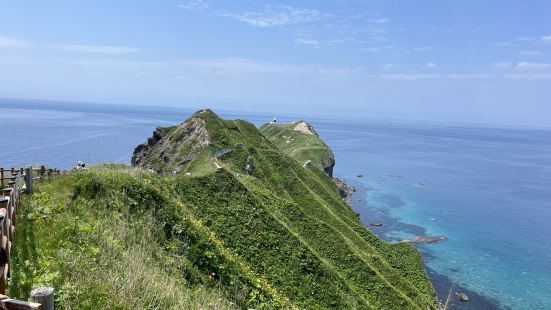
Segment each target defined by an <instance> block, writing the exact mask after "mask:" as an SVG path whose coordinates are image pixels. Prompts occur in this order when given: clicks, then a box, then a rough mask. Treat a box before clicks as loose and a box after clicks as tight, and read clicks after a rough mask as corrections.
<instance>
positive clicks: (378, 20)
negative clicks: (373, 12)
mask: <svg viewBox="0 0 551 310" xmlns="http://www.w3.org/2000/svg"><path fill="white" fill-rule="evenodd" d="M389 21H390V19H388V18H376V19H370V20H368V22H370V23H374V24H386V23H388V22H389Z"/></svg>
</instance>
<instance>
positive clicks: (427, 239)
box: [402, 236, 448, 243]
mask: <svg viewBox="0 0 551 310" xmlns="http://www.w3.org/2000/svg"><path fill="white" fill-rule="evenodd" d="M446 239H448V238H447V237H445V236H434V237H431V236H417V237H414V238H410V239H405V240H402V242H406V243H436V242H438V241H442V240H446Z"/></svg>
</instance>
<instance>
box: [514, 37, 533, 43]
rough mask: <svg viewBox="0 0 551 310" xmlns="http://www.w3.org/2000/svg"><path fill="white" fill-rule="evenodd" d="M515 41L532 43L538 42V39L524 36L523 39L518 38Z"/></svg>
mask: <svg viewBox="0 0 551 310" xmlns="http://www.w3.org/2000/svg"><path fill="white" fill-rule="evenodd" d="M517 41H521V42H534V41H538V38H537V37H528V36H524V37H518V38H517Z"/></svg>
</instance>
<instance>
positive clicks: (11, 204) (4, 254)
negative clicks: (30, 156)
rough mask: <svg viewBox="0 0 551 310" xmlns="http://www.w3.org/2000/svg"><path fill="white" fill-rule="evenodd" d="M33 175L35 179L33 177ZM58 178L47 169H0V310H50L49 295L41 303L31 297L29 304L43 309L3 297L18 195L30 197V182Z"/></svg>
mask: <svg viewBox="0 0 551 310" xmlns="http://www.w3.org/2000/svg"><path fill="white" fill-rule="evenodd" d="M35 172H36V177H35V176H34V175H35ZM59 174H61V170H59V169H47V168H46V167H45V166H41V167H39V168H32V167H27V168H20V169H15V168H11V169H4V168H0V183H1V185H2V188H4V186H6V185H7V187H5V188H4V189H3V192H2V195H0V230H1V233H0V235H1V242H0V309H2V310H38V309H44V310H49V309H53V292H52V294H51V296H47V299H44V296H42V295H43V294H42V295H41V296H40V297H36V296H35V297H33V293H31V298H30V299H31V300H33V299H35V300H34V301H40V302H42V303H44V305H45V306H46V307H43V305H42V304H41V303H36V302H27V301H21V300H15V299H10V298H9V297H7V296H5V295H4V294H5V293H6V286H7V284H8V278H9V275H10V265H9V264H10V255H11V252H12V242H13V240H14V238H13V236H14V233H15V226H16V224H17V213H18V211H19V206H20V195H22V194H23V193H25V194H27V195H31V194H32V193H33V182H34V181H39V180H41V179H44V178H50V177H53V176H57V175H59ZM33 292H34V290H33ZM40 292H44V289H41V290H40ZM35 295H36V294H35ZM39 295H40V294H39ZM36 299H39V300H36ZM50 299H51V305H50V301H49V300H50ZM44 301H45V302H44Z"/></svg>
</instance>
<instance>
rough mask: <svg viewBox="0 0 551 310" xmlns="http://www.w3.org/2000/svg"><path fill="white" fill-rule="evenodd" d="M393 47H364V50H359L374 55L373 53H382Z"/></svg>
mask: <svg viewBox="0 0 551 310" xmlns="http://www.w3.org/2000/svg"><path fill="white" fill-rule="evenodd" d="M392 48H393V46H377V47H364V48H361V49H360V50H362V51H364V52H370V53H375V52H380V51H383V50H389V49H392Z"/></svg>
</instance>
